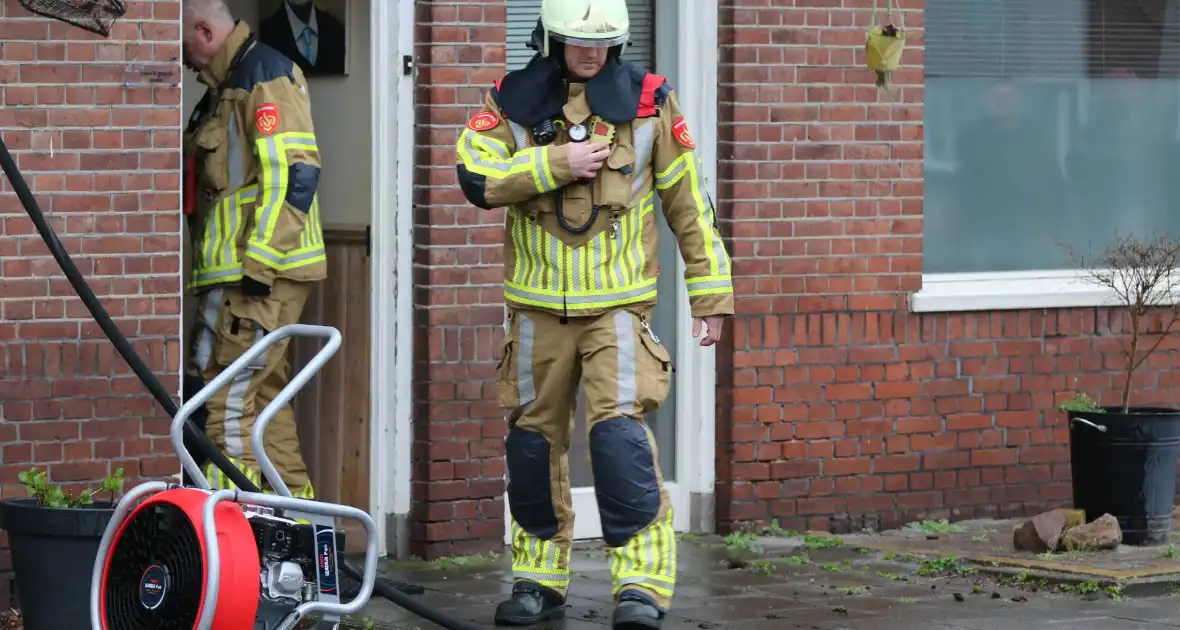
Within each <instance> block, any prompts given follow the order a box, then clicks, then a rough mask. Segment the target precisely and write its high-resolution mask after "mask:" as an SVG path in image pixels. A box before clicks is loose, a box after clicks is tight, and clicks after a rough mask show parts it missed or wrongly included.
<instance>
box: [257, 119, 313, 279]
mask: <svg viewBox="0 0 1180 630" xmlns="http://www.w3.org/2000/svg"><path fill="white" fill-rule="evenodd" d="M254 148H255V150H256V151H257V152H258V161H259V166H260V172H259V187H260V188H261V192H262V199H261V200H260V201H259V203H258V206H257V207H256V208H255V209H254V233H253V234H252V235H251V236H250V243H251V244H252V245H254V244H256V245H260V246H263V247H267V246H268V244H269V243H270V242H271V240H272V239H273V238H274V230H275V226H276V225H277V224H278V221H279V215H280V214H282V212H281V210H282V208H283V204H284V203H285V202H286V198H287V177H288V169H287V167H288V161H287V152H288V151H290V150H291V149H303V150H306V151H316V152H318V151H319V147H317V146H316V140H315V134H311V133H306V132H288V133H280V134H277V135H274V136H266V137H264V138H259V139H258V140H257V141H255V143H254ZM260 262H264V261H260Z"/></svg>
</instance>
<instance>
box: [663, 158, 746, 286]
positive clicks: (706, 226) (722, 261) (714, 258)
mask: <svg viewBox="0 0 1180 630" xmlns="http://www.w3.org/2000/svg"><path fill="white" fill-rule="evenodd" d="M699 164H700V158H697V157H696V155H695V154H694V153H691V152H690V153H682V154H680V157H678V158H676V159H675V160H673V161H672V163H671V164H669V165H668V168H666V169H664V170H663V171H662V172H660V173H658V174H657V175H656V188H657V189H659V190H667V189H668V188H671V187H672V186H673V185H675V184H676V183H677V182H679V181H680V180H681V179H683V178H684V177H685V176H686V175H687V176H688V181H687V182H685V184H686V185H687V186H688V187H689V190H690V191H691V194H692V200H693V204H694V205H695V206H696V208H697V225H698V226H699V227H700V229H701V239H702V240H703V241H704V242H703V243H702V245H703V246H704V249H705V257H706V258H708V260H709V274H710V275H712V276H728V275H730V271H729V255H728V254H726V252H725V244H724V243H722V242H721V237H720V236H718V234H717V232H716V231H715V230H714V229H713V223H714V220H715V217H713V216H710V214H711V213H713V212H716V210H715V209H713V208H712V204H711V203H709V202H707V201H706V200H707V199H708V198H709V197H708V193H707V192H706V191H705V180H704V177H702V176H701V172H700V168H699V167H698V165H699Z"/></svg>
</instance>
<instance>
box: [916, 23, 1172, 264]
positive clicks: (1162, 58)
mask: <svg viewBox="0 0 1180 630" xmlns="http://www.w3.org/2000/svg"><path fill="white" fill-rule="evenodd" d="M925 38H926V54H925V69H926V85H925V107H924V109H923V123H924V130H925V170H924V174H925V180H924V184H925V188H924V199H923V203H924V208H925V213H924V215H923V219H924V223H923V228H922V230H923V239H922V247H923V256H922V266H923V272H925V273H979V272H1022V271H1030V270H1037V271H1041V270H1047V269H1068V268H1070V266H1071V261H1070V259H1069V256H1068V255H1067V250H1066V248H1064V247H1062V245H1063V244H1064V245H1066V246H1067V247H1068V248H1072V249H1075V251H1077V252H1079V253H1081V254H1083V255H1089V254H1093V253H1095V252H1099V251H1101V250H1102V249H1103V248H1105V247H1106V245H1107V244H1108V243H1109V242H1110V237H1111V235H1112V234H1115V233H1123V234H1134V235H1138V236H1146V235H1148V234H1150V233H1151V232H1152V231H1159V232H1163V233H1171V234H1178V233H1180V212H1176V210H1175V207H1176V202H1175V196H1176V195H1175V185H1174V184H1173V183H1172V182H1173V181H1174V180H1175V173H1176V172H1177V171H1180V81H1178V80H1177V79H1180V0H926V13H925Z"/></svg>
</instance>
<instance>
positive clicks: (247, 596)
mask: <svg viewBox="0 0 1180 630" xmlns="http://www.w3.org/2000/svg"><path fill="white" fill-rule="evenodd" d="M208 498H209V494H208V493H207V492H202V491H201V490H196V489H192V488H175V489H172V490H166V491H164V492H161V493H159V494H157V495H155V496H153V497H151V498H150V499H148V500H147V501H144V502H143V503H142V504H140V506H139V507H137V508H136V509H135V510H134V511H132V513H131V514H130V516H128V518H127V520H125V521H124V522H123V525H122V527H120V528H119V530H118V531H117V533H116V534H115V537H114V540H113V543H112V544H111V546H110V551H109V553H108V554H107V556H106V566H105V568H104V570H103V575H102V587H101V588H102V591H101V592H102V600H101V611H102V627H103V629H104V630H143V629H147V628H155V629H158V630H191V629H192V628H195V627H196V626H197V620H198V619H199V618H200V614H201V609H202V606H203V596H204V593H203V590H204V584H205V578H206V572H207V570H208V568H207V567H206V566H205V555H206V544H205V534H204V518H203V515H202V512H203V509H204V506H205V502H206V500H207V499H208ZM215 519H216V522H217V531H218V552H219V553H218V556H219V557H220V562H219V563H218V565H219V575H220V583H221V586H220V589H219V592H218V598H217V607H216V610H215V612H214V617H213V624H212V625H211V626H210V628H211V630H235V629H240V628H250V627H252V626H253V624H254V619H255V616H256V614H257V611H258V601H259V591H260V585H259V579H258V567H259V557H258V543H257V540H256V539H255V535H254V531H253V529H252V528H251V526H250V522H249V521H248V520H247V518H246V515H245V514H244V513H243V512H242V509H241V506H240V505H238V504H237V503H231V502H224V503H220V504H218V506H217V507H216V511H215Z"/></svg>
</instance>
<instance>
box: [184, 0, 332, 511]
mask: <svg viewBox="0 0 1180 630" xmlns="http://www.w3.org/2000/svg"><path fill="white" fill-rule="evenodd" d="M183 7H184V34H183V44H184V62H185V65H186V66H188V67H189V68H191V69H193V70H195V71H196V72H198V73H199V76H200V81H201V83H204V84H205V85H206V86H207V88H208V90H207V91H206V92H205V96H204V98H203V99H202V100H201V102H200V104H199V105H198V106H197V107H196V109H195V110H194V112H193V114H192V117H191V118H190V119H189V123H188V127H187V129H186V131H185V135H184V151H185V158H186V160H185V167H186V168H185V177H186V182H185V188H186V190H185V195H184V200H185V214H186V215H187V218H188V223H189V228H190V232H191V234H192V243H191V252H192V265H193V270H192V277H191V279H190V283H189V287H190V288H191V289H192V290H193V292H194V293H195V294H196V295H197V296H198V305H197V324H196V326H195V330H194V334H193V336H192V337H191V338H192V340H193V341H192V346H191V347H190V354H189V366H188V369H187V370H186V374H185V387H184V389H185V396H192V395H193V394H195V393H196V392H197V391H198V390H199V389H200V388H201V387H202V386H203V385H204V384H205V383H208V382H210V381H211V380H213V378H215V377H216V376H217V375H218V374H219V373H220V372H221V371H222V370H224V369H225V368H226V367H228V366H229V365H230V364H231V363H232V362H233V361H234V360H236V359H238V358H239V357H241V356H242V354H243V353H244V352H245V351H246V350H247V349H248V348H249V347H250V346H251V345H253V344H254V343H255V342H256V341H258V340H259V339H260V338H261V337H262V336H263V335H265V334H266V333H268V332H270V331H273V330H275V329H277V328H280V327H282V326H286V325H288V324H294V323H296V322H298V321H299V317H300V314H301V313H302V311H303V307H304V304H305V303H306V301H307V298H308V294H309V293H310V291H311V287H312V283H313V282H314V281H317V280H322V279H323V278H324V277H325V275H326V271H327V259H326V256H325V253H324V239H323V232H322V230H321V228H320V213H319V200H318V196H317V186H318V183H319V176H320V157H319V152H318V149H317V148H316V137H315V132H314V130H313V129H312V122H311V108H310V103H309V101H308V94H307V83H306V81H305V80H304V77H303V73H302V72H301V71H300V70H299V68H298V66H296V65H295V64H294V63H293V62H292V61H291V60H290V59H288V58H287V57H284V56H283V55H282V54H280V53H279V52H277V51H276V50H274V49H273V48H270V47H269V46H266V45H265V44H262V43H259V42H258V41H257V40H256V39H255V37H254V35H253V34H252V33H251V32H250V28H249V27H248V26H247V25H246V24H245V23H244V22H236V21H235V20H234V18H233V16H232V15H231V14H230V13H229V11H228V9H227V8H226V6H225V4H224V2H223V0H184V2H183ZM286 350H287V341H286V340H284V341H280V342H279V343H277V344H275V345H273V346H271V348H270V350H269V351H268V352H267V353H266V354H264V355H262V356H261V357H260V358H259V359H258V360H257V361H256V363H255V364H253V365H251V366H250V369H247V370H246V371H244V372H243V373H242V374H241V375H240V376H238V377H236V378H234V379H232V380H231V381H230V383H229V385H227V386H226V387H224V388H222V389H221V390H220V391H218V392H217V393H215V394H214V395H213V397H212V398H210V399H209V402H208V403H207V404H206V409H205V410H204V412H203V413H201V414H200V415H203V416H204V418H203V419H204V421H205V422H204V428H205V431H206V433H207V434H208V435H209V437H210V439H212V440H213V442H214V443H215V444H216V445H217V446H218V447H219V448H221V449H222V450H223V451H224V452H225V454H226V455H227V456H228V457H229V458H230V460H231V461H233V462H234V464H235V465H236V466H238V467H239V468H240V469H241V470H242V471H243V472H244V473H246V476H247V477H249V478H250V479H251V480H252V481H253V482H254V483H255V484H257V485H258V486H259V487H263V488H264V489H267V490H269V489H270V488H269V487H268V486H267V485H266V484H264V483H263V480H262V475H261V472H260V470H259V466H258V460H257V458H256V457H255V455H254V453H252V452H251V449H250V434H251V431H252V429H253V424H254V421H255V419H256V417H257V415H258V413H259V412H261V411H262V409H263V408H265V407H266V406H267V405H268V404H269V403H270V402H271V401H272V400H274V398H275V397H276V396H277V395H278V393H279V391H280V390H281V389H282V388H283V387H285V386H286V385H287V384H288V382H289V381H290V377H291V367H290V365H289V364H288V362H287V359H286ZM194 420H196V421H197V424H198V425H200V424H201V420H202V418H194ZM266 449H267V453H268V454H269V455H270V458H271V460H272V461H273V462H274V464H275V467H276V468H278V470H279V473H280V474H281V475H282V477H283V481H284V482H285V483H286V484H287V486H288V487H289V488H290V489H291V491H292V493H294V494H295V495H296V496H300V497H306V498H313V497H314V494H315V493H314V490H313V488H312V486H311V480H310V479H309V478H308V474H307V466H306V465H304V460H303V456H302V454H301V453H300V449H299V437H298V435H297V434H296V431H295V418H294V413H293V411H292V409H291V406H290V405H289V404H288V405H287V406H285V407H284V408H283V409H282V410H281V411H280V412H279V413H278V415H277V416H276V417H275V418H274V420H273V421H272V422H271V424H270V426H269V427H268V428H267V435H266ZM206 476H207V477H208V478H209V481H210V484H211V485H212V486H213V487H214V488H219V487H233V486H232V483H231V482H230V481H229V480H228V479H226V478H225V475H223V474H222V473H221V472H219V471H218V470H217V469H216V468H215V467H214V466H213V465H212V464H208V465H207V467H206Z"/></svg>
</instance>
